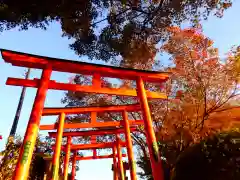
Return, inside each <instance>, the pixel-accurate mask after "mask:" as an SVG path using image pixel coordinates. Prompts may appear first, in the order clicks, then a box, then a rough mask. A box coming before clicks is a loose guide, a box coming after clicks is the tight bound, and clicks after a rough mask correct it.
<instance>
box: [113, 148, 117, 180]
mask: <svg viewBox="0 0 240 180" xmlns="http://www.w3.org/2000/svg"><path fill="white" fill-rule="evenodd" d="M116 150H117V147H116V145H114V146H113V148H112V151H113V179H114V180H118V169H117V156H116Z"/></svg>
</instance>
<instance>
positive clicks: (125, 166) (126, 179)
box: [112, 162, 129, 180]
mask: <svg viewBox="0 0 240 180" xmlns="http://www.w3.org/2000/svg"><path fill="white" fill-rule="evenodd" d="M123 168H124V177H125V180H128V177H127V175H126V171H127V170H129V164H128V163H127V162H123ZM112 171H114V165H113V164H112ZM113 173H116V172H113ZM118 174H120V173H118ZM119 180H121V179H120V178H119Z"/></svg>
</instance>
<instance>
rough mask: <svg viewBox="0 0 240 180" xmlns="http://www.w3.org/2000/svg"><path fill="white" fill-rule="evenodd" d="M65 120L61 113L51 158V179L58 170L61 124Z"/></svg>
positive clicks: (53, 179) (54, 178)
mask: <svg viewBox="0 0 240 180" xmlns="http://www.w3.org/2000/svg"><path fill="white" fill-rule="evenodd" d="M64 120H65V114H64V113H61V114H60V118H59V126H58V129H57V137H56V144H55V150H54V153H53V160H52V167H53V168H52V177H51V180H57V179H58V172H59V162H60V161H59V158H60V153H61V144H62V134H63V125H64Z"/></svg>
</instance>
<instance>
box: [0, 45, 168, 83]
mask: <svg viewBox="0 0 240 180" xmlns="http://www.w3.org/2000/svg"><path fill="white" fill-rule="evenodd" d="M1 53H2V57H3V59H4V60H5V62H8V63H11V64H12V65H14V66H22V67H29V68H36V69H43V68H44V67H46V65H50V64H51V66H52V67H53V71H60V72H70V73H78V74H87V75H93V74H100V75H101V77H113V78H121V79H130V80H136V79H137V77H139V76H141V77H142V78H143V80H145V81H149V82H161V81H166V80H167V79H168V77H169V73H167V72H154V71H144V70H134V69H126V68H119V67H113V66H104V65H97V64H90V63H84V62H77V61H70V60H63V59H56V58H50V57H44V56H37V55H32V54H27V53H21V52H16V51H10V50H5V49H1Z"/></svg>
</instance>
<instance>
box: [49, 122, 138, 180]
mask: <svg viewBox="0 0 240 180" xmlns="http://www.w3.org/2000/svg"><path fill="white" fill-rule="evenodd" d="M126 128H127V127H125V128H117V129H109V130H92V131H75V132H64V133H63V135H62V136H63V137H67V138H72V137H78V136H96V135H110V134H121V133H126ZM130 131H137V127H131V128H130ZM127 135H128V134H127ZM49 136H50V137H57V133H56V132H49ZM128 141H129V139H127V143H126V146H127V150H128V159H129V164H130V163H132V166H131V167H134V166H135V163H134V160H133V151H132V146H131V145H130V146H129V143H130V144H132V143H131V142H128ZM123 145H124V144H123ZM96 146H97V147H99V148H103V147H104V148H107V147H111V146H114V145H113V144H109V143H104V144H95V145H93V144H84V145H77V146H76V145H74V146H73V147H71V149H76V148H81V149H94V148H95V147H96ZM62 148H63V147H62ZM112 150H113V152H114V148H112ZM118 151H119V150H118ZM93 152H94V151H93ZM68 154H69V151H66V157H68ZM100 157H101V156H100ZM111 157H112V158H114V153H113V155H112V156H111ZM101 158H110V157H109V156H102V157H101ZM80 159H82V158H80ZM85 159H98V158H97V155H96V154H94V153H93V156H90V157H87V158H85ZM99 159H100V158H99ZM66 161H68V159H66ZM114 162H115V161H114ZM56 167H58V165H57V166H56ZM114 167H115V166H114ZM65 168H66V167H65ZM115 169H116V168H115ZM115 171H116V170H115ZM115 171H114V173H116V172H115ZM64 172H65V171H64ZM66 175H67V174H66ZM130 175H131V179H134V180H135V179H136V170H135V168H132V169H130Z"/></svg>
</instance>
